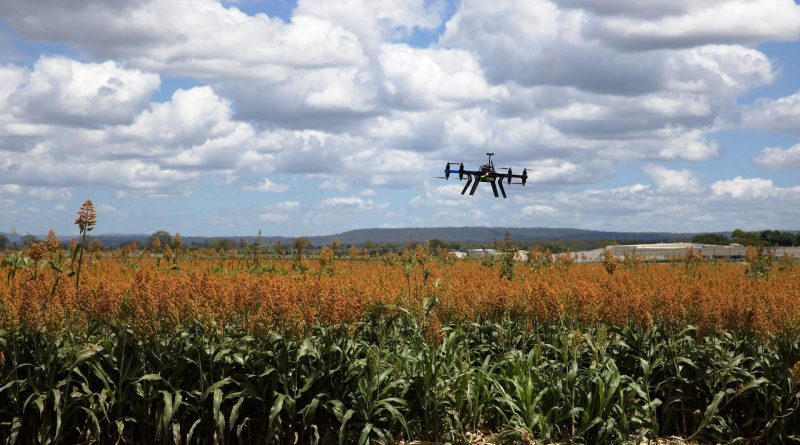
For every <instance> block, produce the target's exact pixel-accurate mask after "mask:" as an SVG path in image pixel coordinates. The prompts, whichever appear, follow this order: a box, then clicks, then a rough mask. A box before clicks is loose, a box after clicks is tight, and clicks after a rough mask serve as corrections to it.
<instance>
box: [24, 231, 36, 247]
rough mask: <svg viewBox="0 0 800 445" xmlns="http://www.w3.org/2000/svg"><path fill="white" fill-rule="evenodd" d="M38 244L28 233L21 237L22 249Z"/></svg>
mask: <svg viewBox="0 0 800 445" xmlns="http://www.w3.org/2000/svg"><path fill="white" fill-rule="evenodd" d="M38 242H39V240H38V239H37V238H36V237H35V236H33V235H31V234H30V233H29V234H27V235H25V236H23V237H22V246H23V247H26V246H30V245H31V244H36V243H38Z"/></svg>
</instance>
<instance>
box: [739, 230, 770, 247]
mask: <svg viewBox="0 0 800 445" xmlns="http://www.w3.org/2000/svg"><path fill="white" fill-rule="evenodd" d="M731 241H733V242H734V243H738V244H741V245H743V246H762V245H764V242H763V241H762V240H761V236H760V234H759V233H758V232H746V231H744V230H742V229H736V230H734V231H733V234H731Z"/></svg>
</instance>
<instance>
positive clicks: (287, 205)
mask: <svg viewBox="0 0 800 445" xmlns="http://www.w3.org/2000/svg"><path fill="white" fill-rule="evenodd" d="M265 207H266V208H268V209H273V210H281V211H284V212H294V211H297V210H299V209H300V203H299V202H297V201H283V202H278V203H275V204H268V205H266V206H265Z"/></svg>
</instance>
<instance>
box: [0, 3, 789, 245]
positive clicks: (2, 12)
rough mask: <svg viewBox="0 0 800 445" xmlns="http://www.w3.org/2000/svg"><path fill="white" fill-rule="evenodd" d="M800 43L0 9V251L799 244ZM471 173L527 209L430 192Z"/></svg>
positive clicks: (671, 26)
mask: <svg viewBox="0 0 800 445" xmlns="http://www.w3.org/2000/svg"><path fill="white" fill-rule="evenodd" d="M631 4H633V5H634V6H631ZM799 40H800V5H798V4H797V3H796V2H795V1H793V0H641V1H637V2H629V1H626V0H561V1H545V0H519V1H505V0H494V1H485V0H461V1H450V0H441V1H439V0H432V1H431V0H341V1H340V0H297V1H296V2H294V1H292V0H261V1H258V0H239V1H227V2H226V1H223V2H220V1H218V0H71V1H68V2H67V1H63V0H3V1H2V2H0V231H5V232H8V231H9V230H10V228H11V227H12V226H15V227H16V228H17V230H18V231H19V232H20V233H25V232H30V233H45V232H46V231H47V230H48V229H49V228H51V227H53V228H55V229H56V230H57V231H58V232H59V233H65V234H70V233H73V232H74V231H75V229H74V226H73V225H72V220H73V219H74V212H75V210H77V208H78V207H79V205H80V203H81V202H82V201H83V200H84V199H86V198H92V199H93V200H94V202H95V204H96V206H97V207H98V219H99V222H98V227H97V231H98V232H101V233H147V232H152V231H155V230H158V229H165V230H168V231H170V232H175V231H179V232H181V233H184V234H195V235H244V234H254V233H255V232H256V231H257V230H259V229H261V230H262V231H263V232H264V233H268V234H281V235H300V234H309V235H316V234H327V233H334V232H339V231H343V230H348V229H353V228H363V227H398V226H405V227H407V226H447V225H459V226H461V225H511V226H549V227H565V226H567V227H578V228H588V229H614V230H659V231H660V230H670V231H705V230H730V229H733V228H736V227H742V228H747V229H763V228H781V229H800V57H798V56H800V41H799ZM487 151H493V152H495V153H496V154H497V155H496V163H497V165H498V166H509V165H510V166H512V167H514V169H515V170H517V171H521V170H522V168H523V167H527V168H528V172H529V176H530V179H529V181H528V185H527V186H526V187H525V188H522V187H519V186H512V187H510V188H508V189H507V190H508V192H509V199H507V200H502V199H495V198H494V197H493V196H492V194H491V191H490V188H489V187H482V189H479V190H478V192H477V193H476V195H475V196H473V197H463V196H461V195H460V194H459V193H460V188H461V186H459V185H458V181H453V180H452V179H451V180H450V181H449V182H445V181H443V180H440V179H435V178H434V177H435V176H438V175H440V174H441V171H442V168H443V167H444V163H445V162H446V161H447V160H451V161H464V162H465V165H466V166H467V167H472V166H477V164H479V163H481V162H483V161H484V159H485V156H484V153H485V152H487Z"/></svg>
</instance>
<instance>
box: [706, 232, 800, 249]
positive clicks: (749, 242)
mask: <svg viewBox="0 0 800 445" xmlns="http://www.w3.org/2000/svg"><path fill="white" fill-rule="evenodd" d="M692 242H694V243H701V244H721V245H728V244H731V243H736V244H741V245H743V246H757V247H789V246H800V233H793V232H784V231H781V230H762V231H760V232H746V231H744V230H742V229H736V230H734V231H733V233H732V234H731V237H730V238H728V237H727V236H725V235H724V234H721V233H702V234H700V235H695V236H693V237H692Z"/></svg>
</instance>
